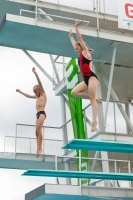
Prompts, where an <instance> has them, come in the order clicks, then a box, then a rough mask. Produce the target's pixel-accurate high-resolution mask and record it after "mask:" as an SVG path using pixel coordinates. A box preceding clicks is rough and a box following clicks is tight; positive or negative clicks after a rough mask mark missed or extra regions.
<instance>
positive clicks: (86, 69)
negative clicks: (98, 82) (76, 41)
mask: <svg viewBox="0 0 133 200" xmlns="http://www.w3.org/2000/svg"><path fill="white" fill-rule="evenodd" d="M90 62H92V60H88V59H87V58H85V57H84V55H83V54H82V53H81V54H80V57H79V59H78V63H79V67H80V71H81V74H82V76H83V79H84V82H85V83H86V84H87V85H88V81H89V78H90V77H91V76H94V77H96V78H97V76H96V75H95V74H94V72H92V71H91V69H90ZM97 79H98V78H97Z"/></svg>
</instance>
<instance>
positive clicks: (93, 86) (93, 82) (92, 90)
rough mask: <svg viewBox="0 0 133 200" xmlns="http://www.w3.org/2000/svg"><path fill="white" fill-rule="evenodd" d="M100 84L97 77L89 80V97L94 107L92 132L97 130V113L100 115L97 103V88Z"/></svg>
mask: <svg viewBox="0 0 133 200" xmlns="http://www.w3.org/2000/svg"><path fill="white" fill-rule="evenodd" d="M98 84H99V82H98V80H97V79H96V78H95V77H93V76H92V77H91V78H90V79H89V84H88V90H89V96H90V101H91V105H92V127H91V131H92V132H93V131H95V130H96V126H97V113H98V106H97V102H96V91H97V86H98Z"/></svg>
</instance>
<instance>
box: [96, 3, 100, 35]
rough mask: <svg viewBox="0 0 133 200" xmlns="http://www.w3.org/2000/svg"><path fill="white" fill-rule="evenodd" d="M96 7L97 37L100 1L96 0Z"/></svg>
mask: <svg viewBox="0 0 133 200" xmlns="http://www.w3.org/2000/svg"><path fill="white" fill-rule="evenodd" d="M96 8H97V37H99V2H98V0H96Z"/></svg>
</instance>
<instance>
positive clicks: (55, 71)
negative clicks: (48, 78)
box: [49, 54, 60, 83]
mask: <svg viewBox="0 0 133 200" xmlns="http://www.w3.org/2000/svg"><path fill="white" fill-rule="evenodd" d="M49 56H50V60H51V63H52V66H53V69H54V73H55V75H56V78H57V82H58V83H59V82H60V78H59V75H58V72H57V69H56V65H55V62H54V59H53V56H52V55H51V54H49Z"/></svg>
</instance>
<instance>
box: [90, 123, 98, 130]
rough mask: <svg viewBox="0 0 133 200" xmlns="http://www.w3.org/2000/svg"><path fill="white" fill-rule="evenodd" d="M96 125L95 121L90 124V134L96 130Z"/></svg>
mask: <svg viewBox="0 0 133 200" xmlns="http://www.w3.org/2000/svg"><path fill="white" fill-rule="evenodd" d="M97 124H98V123H97V121H94V122H92V124H91V132H94V131H95V130H96V127H97Z"/></svg>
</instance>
